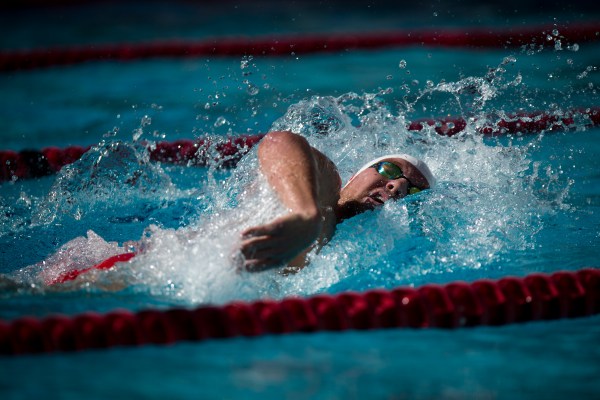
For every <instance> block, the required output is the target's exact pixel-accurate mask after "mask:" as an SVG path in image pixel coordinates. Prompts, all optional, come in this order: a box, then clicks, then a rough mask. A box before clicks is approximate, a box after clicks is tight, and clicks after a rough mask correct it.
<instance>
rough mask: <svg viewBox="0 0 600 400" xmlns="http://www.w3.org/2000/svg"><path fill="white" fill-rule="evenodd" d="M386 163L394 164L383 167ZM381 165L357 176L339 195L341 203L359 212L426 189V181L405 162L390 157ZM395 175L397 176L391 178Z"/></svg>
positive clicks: (415, 169)
mask: <svg viewBox="0 0 600 400" xmlns="http://www.w3.org/2000/svg"><path fill="white" fill-rule="evenodd" d="M386 162H389V163H391V164H393V165H386ZM382 164H383V165H381V164H380V165H376V166H375V167H374V168H367V169H366V170H364V171H362V172H361V173H359V174H358V175H356V176H355V177H354V178H353V179H352V180H351V181H350V182H349V183H348V184H347V185H346V186H345V187H344V188H343V189H342V191H341V192H340V201H341V202H342V203H344V204H352V205H353V207H355V208H356V209H357V210H356V211H359V212H362V211H365V210H370V209H373V208H376V207H379V206H382V205H383V204H385V203H386V202H387V201H389V200H393V199H400V198H403V197H405V196H407V195H408V194H411V193H413V192H416V191H418V190H423V189H428V188H429V184H428V183H427V179H425V177H424V176H423V174H421V172H420V171H419V170H418V169H417V168H415V167H414V166H413V165H412V164H411V163H409V162H408V161H406V160H403V159H400V158H389V159H386V160H383V163H382ZM397 167H399V169H398V168H397ZM397 171H400V173H398V172H397ZM399 175H400V176H399ZM396 176H399V177H397V178H396V179H391V178H390V177H396Z"/></svg>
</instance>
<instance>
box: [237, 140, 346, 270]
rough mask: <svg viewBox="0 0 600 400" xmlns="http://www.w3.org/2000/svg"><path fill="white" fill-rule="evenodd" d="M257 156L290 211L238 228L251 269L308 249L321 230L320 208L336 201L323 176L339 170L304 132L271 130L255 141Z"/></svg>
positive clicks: (285, 260) (279, 262)
mask: <svg viewBox="0 0 600 400" xmlns="http://www.w3.org/2000/svg"><path fill="white" fill-rule="evenodd" d="M258 159H259V163H260V168H261V170H262V172H263V174H264V175H265V177H266V178H267V181H268V182H269V185H271V187H272V188H273V189H274V190H275V192H276V193H277V194H278V196H279V198H280V200H281V201H282V202H283V204H284V205H285V206H286V208H287V209H288V210H289V212H288V214H286V215H284V216H283V217H280V218H277V219H275V220H273V221H271V222H269V223H267V224H265V225H261V226H256V227H252V228H249V229H247V230H246V231H244V232H242V246H241V250H242V253H243V254H244V256H245V258H246V264H245V265H246V268H247V269H248V270H250V271H260V270H264V269H267V268H271V267H275V266H280V265H283V264H285V263H288V262H289V261H291V260H293V259H294V258H295V257H297V256H298V255H300V254H302V253H303V252H305V251H307V250H308V249H310V248H311V246H313V245H314V244H315V242H316V241H317V239H318V238H319V237H320V236H322V233H323V227H324V219H326V218H325V215H324V213H327V211H323V210H324V208H325V209H326V208H327V206H330V205H331V206H332V205H334V204H335V201H336V200H335V199H336V196H335V195H332V188H329V187H327V186H328V185H329V182H328V181H329V180H330V179H328V178H327V177H329V176H331V175H332V173H335V174H336V176H337V172H335V166H333V163H331V161H329V160H328V159H327V158H326V157H325V156H324V155H322V154H321V153H319V152H318V151H317V150H315V149H313V148H312V147H311V146H310V145H309V144H308V142H307V141H306V139H304V138H303V137H301V136H298V135H296V134H293V133H291V132H271V133H269V134H268V135H267V136H266V137H265V138H264V139H263V140H262V141H261V143H260V145H259V148H258ZM323 164H326V165H327V167H325V168H323ZM335 190H337V188H335ZM335 193H337V192H335Z"/></svg>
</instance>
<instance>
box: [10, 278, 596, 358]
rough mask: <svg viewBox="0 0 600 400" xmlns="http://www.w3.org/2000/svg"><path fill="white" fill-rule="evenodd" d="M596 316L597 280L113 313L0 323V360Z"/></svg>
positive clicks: (505, 281)
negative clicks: (123, 348)
mask: <svg viewBox="0 0 600 400" xmlns="http://www.w3.org/2000/svg"><path fill="white" fill-rule="evenodd" d="M598 313H600V270H599V269H592V268H584V269H581V270H579V271H560V272H555V273H553V274H542V273H534V274H531V275H528V276H526V277H523V278H518V277H505V278H502V279H499V280H490V279H482V280H477V281H475V282H472V283H466V282H453V283H449V284H445V285H434V284H429V285H425V286H422V287H420V288H416V289H415V288H409V287H400V288H396V289H392V290H370V291H368V292H364V293H355V292H345V293H341V294H336V295H316V296H312V297H308V298H296V297H293V298H285V299H283V300H280V301H275V300H258V301H253V302H239V301H236V302H232V303H229V304H226V305H224V306H201V307H197V308H194V309H185V308H174V309H168V310H144V311H139V312H131V311H126V310H119V311H113V312H109V313H107V314H98V313H92V312H87V313H84V314H80V315H75V316H65V315H53V316H48V317H45V318H41V319H38V318H33V317H21V318H19V319H16V320H13V321H0V354H5V355H18V354H28V353H47V352H57V351H59V352H69V351H78V350H85V349H102V348H109V347H114V346H141V345H147V344H163V345H164V344H171V343H176V342H181V341H203V340H209V339H222V338H232V337H240V336H244V337H255V336H261V335H279V334H288V333H293V332H305V333H309V332H318V331H344V330H350V329H352V330H369V329H386V328H444V329H453V328H461V327H475V326H482V325H485V326H498V325H504V324H512V323H521V322H527V321H542V320H555V319H560V318H576V317H583V316H589V315H594V314H598Z"/></svg>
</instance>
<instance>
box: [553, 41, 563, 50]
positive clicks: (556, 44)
mask: <svg viewBox="0 0 600 400" xmlns="http://www.w3.org/2000/svg"><path fill="white" fill-rule="evenodd" d="M554 50H562V45H561V43H560V40H556V41H555V42H554Z"/></svg>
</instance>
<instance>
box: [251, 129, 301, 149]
mask: <svg viewBox="0 0 600 400" xmlns="http://www.w3.org/2000/svg"><path fill="white" fill-rule="evenodd" d="M298 147H306V148H310V145H309V144H308V142H307V141H306V139H305V138H303V137H302V136H300V135H298V134H295V133H293V132H289V131H273V132H269V133H267V134H266V135H265V137H264V138H263V139H262V140H261V141H260V144H259V147H258V151H259V155H260V153H264V152H281V151H284V152H285V151H286V150H289V149H292V148H298Z"/></svg>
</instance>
